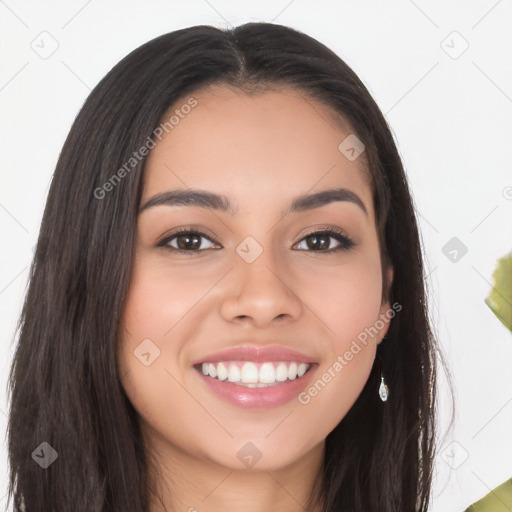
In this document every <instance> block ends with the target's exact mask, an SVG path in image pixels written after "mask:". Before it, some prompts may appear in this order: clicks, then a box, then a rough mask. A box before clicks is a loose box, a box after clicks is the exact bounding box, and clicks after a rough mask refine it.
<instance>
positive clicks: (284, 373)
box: [276, 363, 288, 382]
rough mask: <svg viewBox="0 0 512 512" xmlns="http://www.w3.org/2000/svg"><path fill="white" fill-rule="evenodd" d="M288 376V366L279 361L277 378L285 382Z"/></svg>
mask: <svg viewBox="0 0 512 512" xmlns="http://www.w3.org/2000/svg"><path fill="white" fill-rule="evenodd" d="M287 378H288V368H287V366H286V365H285V364H284V363H279V364H278V365H277V368H276V380H277V381H278V382H283V381H285V380H286V379H287Z"/></svg>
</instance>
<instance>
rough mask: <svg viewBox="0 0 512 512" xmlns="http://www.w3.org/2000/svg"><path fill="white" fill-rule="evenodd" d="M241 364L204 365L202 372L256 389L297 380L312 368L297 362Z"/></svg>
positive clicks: (247, 362) (249, 362) (248, 362)
mask: <svg viewBox="0 0 512 512" xmlns="http://www.w3.org/2000/svg"><path fill="white" fill-rule="evenodd" d="M240 364H241V363H238V364H235V363H229V362H226V363H202V365H201V371H202V373H203V375H206V376H209V377H212V378H214V379H218V380H221V381H222V380H226V379H227V380H228V381H229V382H232V383H235V384H239V385H242V386H246V387H250V388H255V387H258V388H259V387H267V386H268V385H276V383H278V382H284V381H286V380H295V379H297V378H298V377H302V376H303V375H304V374H305V373H306V372H307V371H308V370H309V368H310V367H311V365H310V364H306V363H300V364H298V363H296V362H287V363H285V362H276V363H271V362H267V363H263V364H261V365H260V368H259V370H258V366H257V365H256V364H255V363H253V362H251V361H246V362H244V363H243V364H242V367H241V368H240V366H239V365H240Z"/></svg>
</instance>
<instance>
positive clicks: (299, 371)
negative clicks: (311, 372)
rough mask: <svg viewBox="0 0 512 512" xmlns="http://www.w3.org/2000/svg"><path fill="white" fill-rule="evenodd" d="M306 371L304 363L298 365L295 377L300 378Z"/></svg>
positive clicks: (306, 366)
mask: <svg viewBox="0 0 512 512" xmlns="http://www.w3.org/2000/svg"><path fill="white" fill-rule="evenodd" d="M307 371H308V365H307V364H305V363H301V364H299V367H298V368H297V376H299V377H302V376H303V375H304V374H305V373H306V372H307Z"/></svg>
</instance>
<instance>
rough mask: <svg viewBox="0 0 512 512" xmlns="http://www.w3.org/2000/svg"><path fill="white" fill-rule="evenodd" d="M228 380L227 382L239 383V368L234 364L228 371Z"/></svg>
mask: <svg viewBox="0 0 512 512" xmlns="http://www.w3.org/2000/svg"><path fill="white" fill-rule="evenodd" d="M228 380H229V382H239V381H240V368H238V366H237V365H236V364H232V365H230V367H229V370H228Z"/></svg>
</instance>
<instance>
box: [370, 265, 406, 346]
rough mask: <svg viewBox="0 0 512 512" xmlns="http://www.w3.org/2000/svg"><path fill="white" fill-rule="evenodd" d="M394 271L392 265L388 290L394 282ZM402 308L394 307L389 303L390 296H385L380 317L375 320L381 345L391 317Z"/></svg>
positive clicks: (389, 270)
mask: <svg viewBox="0 0 512 512" xmlns="http://www.w3.org/2000/svg"><path fill="white" fill-rule="evenodd" d="M393 275H394V271H393V269H392V268H391V267H389V268H388V270H387V279H388V290H389V289H390V288H391V283H392V282H393ZM401 309H402V306H401V305H398V307H397V308H396V310H395V308H392V307H391V305H390V304H389V298H388V297H385V298H384V299H382V303H381V306H380V310H379V319H378V320H377V321H376V322H375V325H376V326H378V329H379V333H378V334H377V345H379V344H380V343H381V342H382V340H383V338H384V336H386V334H387V332H388V329H389V324H390V323H391V319H392V318H393V317H394V316H395V315H396V313H397V312H398V311H400V310H401Z"/></svg>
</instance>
